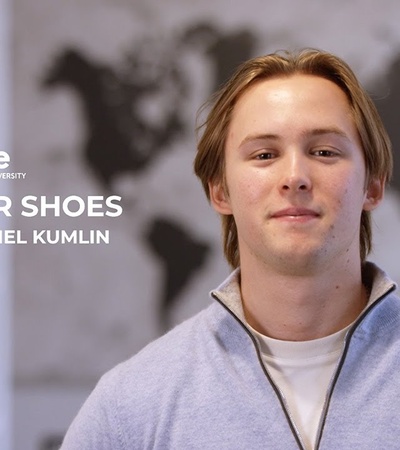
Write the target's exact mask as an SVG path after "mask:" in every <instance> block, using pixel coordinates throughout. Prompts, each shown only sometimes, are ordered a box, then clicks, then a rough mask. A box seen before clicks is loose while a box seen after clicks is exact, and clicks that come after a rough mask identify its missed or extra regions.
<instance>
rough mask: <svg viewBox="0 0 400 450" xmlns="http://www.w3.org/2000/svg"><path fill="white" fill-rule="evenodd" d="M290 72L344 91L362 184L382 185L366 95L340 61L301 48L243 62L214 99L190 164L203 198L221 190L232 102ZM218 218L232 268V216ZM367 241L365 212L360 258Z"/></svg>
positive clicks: (381, 133)
mask: <svg viewBox="0 0 400 450" xmlns="http://www.w3.org/2000/svg"><path fill="white" fill-rule="evenodd" d="M296 74H298V75H313V76H317V77H321V78H324V79H327V80H329V81H331V82H333V83H334V84H336V85H337V86H338V87H339V88H340V89H341V90H342V91H343V92H344V93H345V95H346V98H347V100H348V102H349V107H350V110H351V114H352V116H353V120H354V124H355V127H356V129H357V132H358V134H359V138H360V142H361V146H362V150H363V153H364V159H365V168H366V186H368V184H369V182H370V180H372V179H379V180H381V181H382V183H384V182H385V181H386V180H388V179H389V178H390V176H391V171H392V154H391V148H390V141H389V138H388V136H387V134H386V131H385V129H384V127H383V125H382V122H381V120H380V118H379V115H378V113H377V111H376V108H375V106H374V104H373V102H372V101H371V99H370V98H369V96H368V94H367V93H366V92H365V91H364V89H363V88H362V87H361V85H360V84H359V82H358V80H357V79H356V77H355V75H354V73H353V72H352V70H351V69H350V68H349V66H348V65H347V64H346V63H345V62H343V61H342V60H341V59H339V58H337V57H336V56H333V55H331V54H329V53H326V52H321V51H317V50H305V51H302V52H300V53H295V54H291V53H282V54H272V55H267V56H262V57H259V58H254V59H252V60H250V61H248V62H246V63H244V64H243V65H242V66H241V67H239V69H238V70H237V72H236V73H235V74H234V75H233V77H232V78H231V79H230V81H228V83H227V84H226V85H225V86H224V87H223V88H222V90H221V91H220V92H219V93H218V94H217V95H216V97H215V102H214V105H213V107H212V109H211V111H210V113H209V115H208V118H207V120H206V122H205V125H204V126H205V128H204V132H203V135H202V137H201V139H200V141H199V144H198V153H197V156H196V160H195V166H194V167H195V172H196V174H197V175H198V176H199V178H200V179H201V181H202V183H203V187H204V189H205V191H206V194H207V197H208V198H209V199H210V186H211V185H215V184H218V183H220V184H222V185H224V186H225V176H226V174H225V149H226V142H227V136H228V129H229V126H230V123H231V120H232V114H233V111H234V109H235V105H236V104H237V102H238V100H239V99H240V98H241V97H242V95H243V94H244V93H245V92H247V91H248V90H249V89H250V87H252V86H253V85H255V84H257V83H258V82H261V81H263V80H268V79H274V78H287V77H290V76H293V75H296ZM221 217H222V226H223V238H224V251H225V256H226V258H227V260H228V262H229V264H230V265H231V266H232V267H237V266H239V248H238V235H237V228H236V223H235V220H234V217H233V216H232V215H222V216H221ZM371 239H372V236H371V222H370V213H369V211H363V212H362V214H361V223H360V254H361V259H362V260H364V259H365V257H366V256H367V254H368V252H369V251H370V248H371Z"/></svg>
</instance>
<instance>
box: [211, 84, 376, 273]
mask: <svg viewBox="0 0 400 450" xmlns="http://www.w3.org/2000/svg"><path fill="white" fill-rule="evenodd" d="M225 162H226V166H225V170H226V172H225V176H226V186H225V188H224V186H222V185H221V184H214V185H210V193H211V201H212V204H213V206H214V208H215V209H216V210H217V211H218V212H219V213H221V214H233V216H234V218H235V222H236V226H237V230H238V238H239V251H240V260H241V265H242V266H243V265H244V264H250V265H251V264H252V263H255V262H261V263H262V264H264V265H266V266H271V267H273V268H275V269H277V268H280V269H281V270H284V271H286V272H287V271H291V272H293V271H294V272H295V273H299V271H300V270H301V271H307V270H313V271H315V269H322V268H326V267H327V266H326V264H327V265H328V266H329V265H332V264H334V263H335V262H338V261H339V262H340V263H341V264H345V263H347V264H349V263H351V264H352V263H353V262H358V263H359V233H360V217H361V212H362V210H363V209H365V210H371V209H373V208H375V206H376V205H377V204H378V203H379V200H380V199H381V197H382V193H383V192H382V191H383V188H382V183H380V182H379V181H377V180H373V181H372V182H371V183H370V185H369V186H367V187H366V186H365V183H366V180H365V162H364V157H363V151H362V148H361V144H360V140H359V137H358V133H357V130H356V127H355V125H354V120H353V117H352V114H351V110H350V106H349V104H348V100H347V98H346V96H345V94H344V93H343V92H342V90H341V89H340V88H339V87H338V86H336V85H335V84H334V83H332V82H331V81H329V80H326V79H324V78H321V77H316V76H310V75H294V76H291V77H289V78H286V77H282V78H273V79H269V80H265V81H260V82H258V83H257V84H255V85H253V86H252V87H250V88H249V89H248V90H247V91H246V92H245V93H244V94H243V95H242V97H241V98H240V99H239V100H238V102H237V104H236V106H235V108H234V111H233V116H232V120H231V123H230V126H229V129H228V137H227V142H226V148H225Z"/></svg>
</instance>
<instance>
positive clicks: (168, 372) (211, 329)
mask: <svg viewBox="0 0 400 450" xmlns="http://www.w3.org/2000/svg"><path fill="white" fill-rule="evenodd" d="M226 315H227V313H226V311H225V310H224V308H222V307H221V306H220V305H219V304H217V303H214V304H212V305H210V306H208V307H207V308H205V309H204V310H202V311H200V312H199V313H197V314H196V315H195V316H193V317H191V318H190V319H187V320H186V321H184V322H182V323H181V324H179V325H177V326H176V327H174V328H173V329H172V330H170V331H169V332H167V333H166V334H165V335H163V336H161V337H159V338H157V339H155V340H154V341H152V342H150V343H149V344H147V345H146V346H145V347H144V348H143V349H142V350H140V351H139V352H138V353H137V354H135V355H133V356H132V357H131V358H129V359H128V360H126V361H124V362H122V363H120V364H118V365H117V366H115V367H114V368H113V369H111V370H110V371H109V372H108V373H106V374H105V375H103V377H102V379H101V381H100V383H99V384H104V385H110V384H111V385H118V389H119V391H121V390H125V389H126V390H130V388H131V385H132V384H135V391H136V392H140V390H139V389H137V388H138V385H139V384H141V385H142V386H143V387H145V386H146V385H149V384H153V385H158V386H164V387H165V384H166V383H168V382H169V381H172V382H174V380H176V379H177V378H179V372H184V371H185V370H187V368H188V367H191V366H193V365H195V364H199V362H201V360H202V358H204V357H205V354H206V352H207V351H210V350H211V348H212V347H213V341H214V340H215V338H217V335H218V334H220V333H223V330H222V329H223V328H224V325H223V322H224V316H226Z"/></svg>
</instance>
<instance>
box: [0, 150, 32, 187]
mask: <svg viewBox="0 0 400 450" xmlns="http://www.w3.org/2000/svg"><path fill="white" fill-rule="evenodd" d="M10 162H11V158H10V155H9V154H8V153H7V152H5V151H4V150H0V179H7V180H21V179H22V180H24V179H25V177H26V172H6V171H5V170H6V169H8V167H9V166H10ZM3 170H4V172H2V171H3Z"/></svg>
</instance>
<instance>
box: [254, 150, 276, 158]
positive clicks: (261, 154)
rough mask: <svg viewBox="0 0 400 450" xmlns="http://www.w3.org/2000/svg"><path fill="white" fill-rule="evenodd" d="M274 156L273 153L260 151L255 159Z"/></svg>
mask: <svg viewBox="0 0 400 450" xmlns="http://www.w3.org/2000/svg"><path fill="white" fill-rule="evenodd" d="M272 158H275V155H274V154H273V153H269V152H264V153H260V154H258V155H257V156H256V159H261V160H266V159H272Z"/></svg>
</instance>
